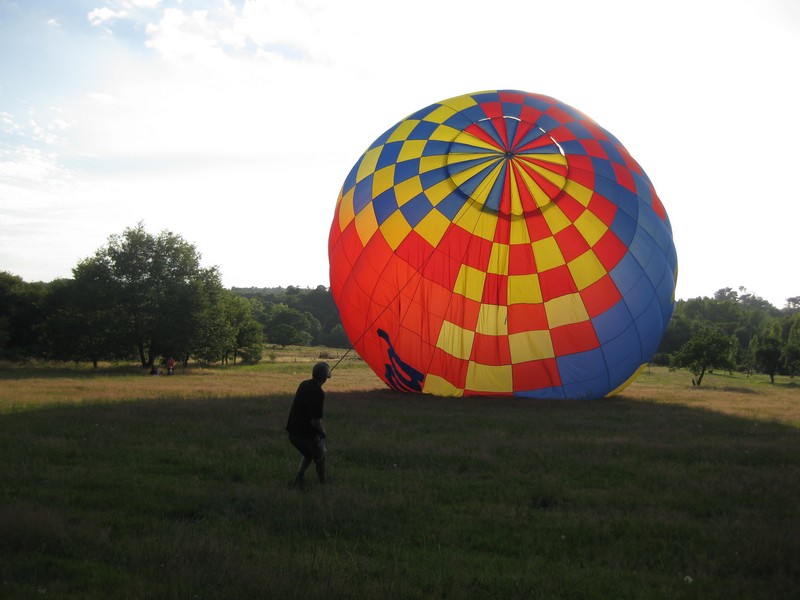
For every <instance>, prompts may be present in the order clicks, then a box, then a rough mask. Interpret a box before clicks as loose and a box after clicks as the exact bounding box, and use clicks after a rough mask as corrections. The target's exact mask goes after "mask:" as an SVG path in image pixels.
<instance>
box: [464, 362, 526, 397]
mask: <svg viewBox="0 0 800 600" xmlns="http://www.w3.org/2000/svg"><path fill="white" fill-rule="evenodd" d="M466 388H467V389H468V390H472V391H475V392H501V393H502V392H512V391H513V390H514V386H513V381H512V375H511V365H500V366H496V365H481V364H478V363H475V362H472V361H470V362H469V365H468V366H467V384H466Z"/></svg>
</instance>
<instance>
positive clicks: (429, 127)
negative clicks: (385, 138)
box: [408, 121, 439, 140]
mask: <svg viewBox="0 0 800 600" xmlns="http://www.w3.org/2000/svg"><path fill="white" fill-rule="evenodd" d="M438 127H439V124H438V123H431V122H430V121H420V122H419V123H417V126H416V127H414V129H413V131H412V132H411V133H409V134H408V139H409V140H427V139H428V138H429V137H430V136H431V134H432V133H433V132H434V131H436V130H437V129H438Z"/></svg>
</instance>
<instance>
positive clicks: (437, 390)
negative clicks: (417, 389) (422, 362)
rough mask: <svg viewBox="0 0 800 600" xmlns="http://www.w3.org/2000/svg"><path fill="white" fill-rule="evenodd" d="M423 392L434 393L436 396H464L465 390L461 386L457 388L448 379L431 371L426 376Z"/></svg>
mask: <svg viewBox="0 0 800 600" xmlns="http://www.w3.org/2000/svg"><path fill="white" fill-rule="evenodd" d="M422 392H423V393H425V394H433V395H434V396H463V394H464V390H462V389H461V388H457V387H456V386H454V385H453V384H452V383H450V382H449V381H447V380H446V379H443V378H441V377H439V376H438V375H433V374H430V373H429V374H428V375H427V377H425V383H424V385H423V386H422Z"/></svg>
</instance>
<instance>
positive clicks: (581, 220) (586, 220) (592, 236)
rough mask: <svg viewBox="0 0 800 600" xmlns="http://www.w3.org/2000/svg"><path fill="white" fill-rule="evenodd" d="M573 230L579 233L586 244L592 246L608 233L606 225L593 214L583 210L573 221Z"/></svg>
mask: <svg viewBox="0 0 800 600" xmlns="http://www.w3.org/2000/svg"><path fill="white" fill-rule="evenodd" d="M575 229H577V230H578V231H579V232H580V234H581V235H582V236H583V239H585V240H586V243H587V244H589V245H590V246H594V245H595V244H596V243H597V242H598V240H599V239H600V238H601V237H603V236H604V235H605V233H606V231H608V225H606V224H605V223H603V222H602V221H601V220H600V219H599V218H598V217H597V215H595V214H594V213H593V212H590V211H588V210H585V211H583V212H582V213H581V215H580V216H579V217H578V218H577V219H575Z"/></svg>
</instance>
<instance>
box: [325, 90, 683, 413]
mask: <svg viewBox="0 0 800 600" xmlns="http://www.w3.org/2000/svg"><path fill="white" fill-rule="evenodd" d="M329 258H330V282H331V292H332V294H333V298H334V300H335V302H336V305H337V307H338V309H339V313H340V316H341V319H342V324H343V326H344V329H345V332H346V333H347V336H348V338H349V340H350V342H351V343H352V345H353V347H354V348H355V350H356V351H357V352H358V353H359V355H360V356H361V357H362V358H363V359H364V360H365V361H366V362H367V363H368V364H369V365H370V366H371V367H372V369H373V370H374V371H375V373H376V374H377V375H378V376H379V377H380V378H381V379H382V380H383V381H384V382H385V383H386V384H387V385H388V386H390V387H392V388H394V389H397V390H403V391H408V392H421V393H429V394H435V395H442V396H468V395H502V396H515V397H523V398H548V399H550V398H558V399H598V398H603V397H606V396H609V395H612V394H614V393H616V392H618V391H619V390H621V389H622V388H624V387H625V386H626V385H627V384H628V383H629V382H630V381H631V380H632V379H633V378H635V376H636V375H637V374H638V373H639V372H640V371H641V368H642V367H643V366H644V365H645V364H646V363H647V362H648V361H649V360H650V359H651V358H652V356H653V354H654V353H655V351H656V349H657V348H658V345H659V342H660V340H661V337H662V335H663V333H664V330H665V329H666V327H667V324H668V323H669V320H670V317H671V316H672V310H673V305H674V289H675V282H676V277H677V256H676V252H675V246H674V243H673V240H672V228H671V225H670V222H669V219H668V217H667V213H666V211H665V210H664V206H663V205H662V203H661V201H660V200H659V198H658V196H657V195H656V192H655V190H654V188H653V185H652V183H651V182H650V179H649V178H648V177H647V175H646V174H645V172H644V171H643V170H642V168H641V167H640V166H639V164H638V163H637V162H636V161H635V160H634V159H633V158H632V157H631V155H630V154H629V153H628V151H627V150H626V149H625V148H624V147H623V146H622V144H621V143H620V142H619V141H618V140H617V139H616V138H615V137H614V136H613V135H611V134H610V133H609V132H608V131H606V130H605V129H603V128H602V127H600V126H599V125H598V124H597V123H595V122H594V121H593V120H591V119H590V118H589V117H587V116H586V115H584V114H583V113H581V112H579V111H578V110H576V109H574V108H572V107H570V106H568V105H566V104H564V103H563V102H560V101H558V100H556V99H554V98H550V97H547V96H542V95H538V94H531V93H526V92H522V91H513V90H500V91H485V92H479V93H473V94H467V95H463V96H458V97H455V98H451V99H449V100H445V101H443V102H437V103H435V104H432V105H430V106H428V107H427V108H423V109H422V110H419V111H417V112H415V113H413V114H411V115H410V116H408V117H406V118H405V119H403V120H401V121H400V122H399V123H397V124H396V125H394V126H393V127H391V128H390V129H389V130H388V131H386V132H385V133H384V134H383V135H381V136H380V137H378V139H376V140H375V141H374V142H373V143H372V145H371V146H369V148H367V150H366V152H364V154H363V155H362V156H361V158H360V159H359V160H358V161H357V162H356V164H355V165H354V166H353V168H352V170H351V171H350V173H349V175H348V176H347V178H346V179H345V181H344V184H343V186H342V189H341V193H340V195H339V198H338V201H337V204H336V209H335V214H334V217H333V223H332V225H331V230H330V237H329Z"/></svg>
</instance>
